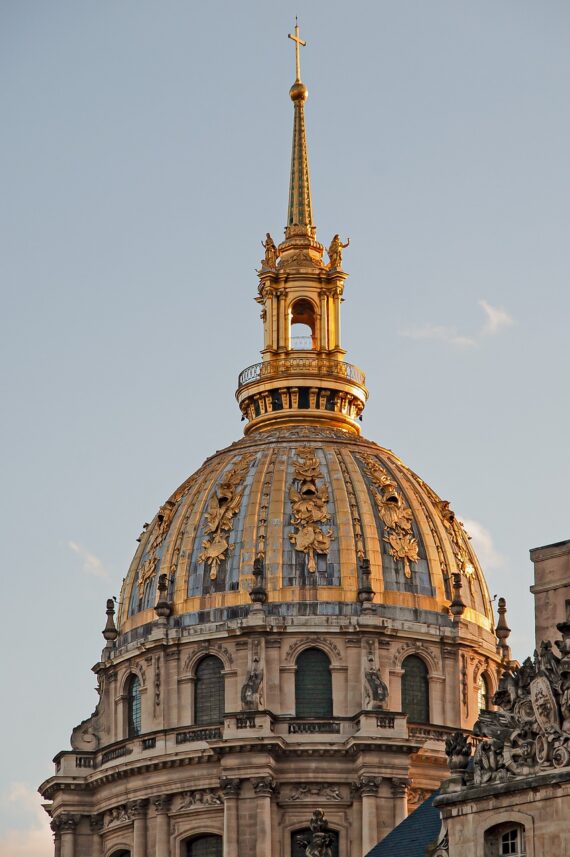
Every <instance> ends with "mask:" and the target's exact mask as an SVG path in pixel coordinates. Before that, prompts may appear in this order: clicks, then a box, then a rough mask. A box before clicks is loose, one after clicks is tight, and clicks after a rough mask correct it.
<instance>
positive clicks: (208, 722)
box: [192, 654, 226, 726]
mask: <svg viewBox="0 0 570 857" xmlns="http://www.w3.org/2000/svg"><path fill="white" fill-rule="evenodd" d="M209 659H212V660H216V661H217V662H218V663H219V665H220V668H219V681H220V684H219V689H220V694H219V697H218V698H221V705H220V706H218V713H219V717H217V716H216V713H215V712H214V713H213V715H212V719H207V718H206V719H204V715H203V714H202V713H201V711H200V708H201V705H202V699H201V696H200V694H201V693H202V690H201V688H200V681H203V680H206V677H201V676H200V669H201V667H203V665H204V663H205V662H206V661H208V660H209ZM193 678H194V698H193V704H192V708H193V710H192V718H193V720H192V722H193V723H194V725H195V726H217V725H219V724H220V723H223V719H224V713H225V696H226V689H225V677H224V662H223V661H222V660H221V658H219V657H218V656H217V655H213V654H207V655H204V656H203V657H201V658H200V659H199V660H198V661H196V664H195V665H194V676H193ZM220 709H221V710H220Z"/></svg>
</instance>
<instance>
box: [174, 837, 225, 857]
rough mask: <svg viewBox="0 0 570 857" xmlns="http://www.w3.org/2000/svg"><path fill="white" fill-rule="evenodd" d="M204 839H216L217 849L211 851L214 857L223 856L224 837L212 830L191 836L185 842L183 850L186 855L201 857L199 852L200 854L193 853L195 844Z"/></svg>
mask: <svg viewBox="0 0 570 857" xmlns="http://www.w3.org/2000/svg"><path fill="white" fill-rule="evenodd" d="M204 839H210V840H213V839H215V840H216V850H215V851H212V852H210V853H211V854H212V857H222V855H223V852H224V840H223V837H222V836H221V835H220V834H219V833H213V832H210V831H204V832H203V833H198V834H196V835H195V836H192V837H190V839H187V840H186V842H185V843H184V849H183V852H182V853H183V855H184V857H200V855H199V853H198V855H196V854H193V851H194V846H196V844H197V843H198V842H199V841H200V840H204ZM207 857H209V855H207Z"/></svg>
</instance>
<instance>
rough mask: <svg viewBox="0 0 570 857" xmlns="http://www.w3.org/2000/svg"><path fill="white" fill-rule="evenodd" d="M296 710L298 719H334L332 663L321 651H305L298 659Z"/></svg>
mask: <svg viewBox="0 0 570 857" xmlns="http://www.w3.org/2000/svg"><path fill="white" fill-rule="evenodd" d="M295 709H296V710H295V714H296V716H297V717H332V713H333V702H332V680H331V670H330V661H329V659H328V658H327V656H326V655H325V653H324V652H322V651H321V650H320V649H305V651H304V652H301V654H300V655H299V657H298V658H297V671H296V673H295Z"/></svg>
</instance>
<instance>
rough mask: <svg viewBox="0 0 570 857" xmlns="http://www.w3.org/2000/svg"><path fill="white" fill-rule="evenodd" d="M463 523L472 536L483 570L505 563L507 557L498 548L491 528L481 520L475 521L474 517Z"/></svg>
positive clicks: (499, 566)
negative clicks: (485, 525) (490, 530)
mask: <svg viewBox="0 0 570 857" xmlns="http://www.w3.org/2000/svg"><path fill="white" fill-rule="evenodd" d="M463 524H464V526H465V529H466V530H467V533H468V534H469V535H470V536H471V541H472V544H473V547H474V549H475V553H476V554H477V557H478V559H479V562H480V563H481V566H482V568H483V571H488V570H489V569H496V568H501V567H502V566H503V565H504V563H505V559H504V557H503V556H502V555H501V554H500V553H499V551H498V550H497V549H496V547H495V544H494V542H493V537H492V535H491V533H490V532H489V530H488V529H487V528H486V527H484V526H483V524H481V523H480V522H479V521H474V520H473V519H466V520H464V521H463Z"/></svg>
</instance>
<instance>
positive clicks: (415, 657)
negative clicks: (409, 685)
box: [401, 651, 432, 723]
mask: <svg viewBox="0 0 570 857" xmlns="http://www.w3.org/2000/svg"><path fill="white" fill-rule="evenodd" d="M412 659H413V660H414V662H415V661H417V662H418V663H421V664H422V666H423V669H424V670H425V673H424V675H423V678H424V680H425V684H424V687H425V696H424V707H425V712H426V717H425V719H423V718H420V719H418V718H417V717H415V716H410V713H409V712H407V711H406V708H405V700H404V695H405V687H406V661H410V660H412ZM401 669H402V680H401V708H402V711H403V712H404V714H408V722H409V723H431V717H432V710H431V709H432V700H431V699H430V696H431V694H430V666H429V664H428V663H427V662H426V660H425V658H422V657H421V655H420V654H419V653H418V652H413V651H412V652H408V654H407V655H406V657H405V658H404V659H403V660H402V667H401ZM414 713H417V712H414Z"/></svg>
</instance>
